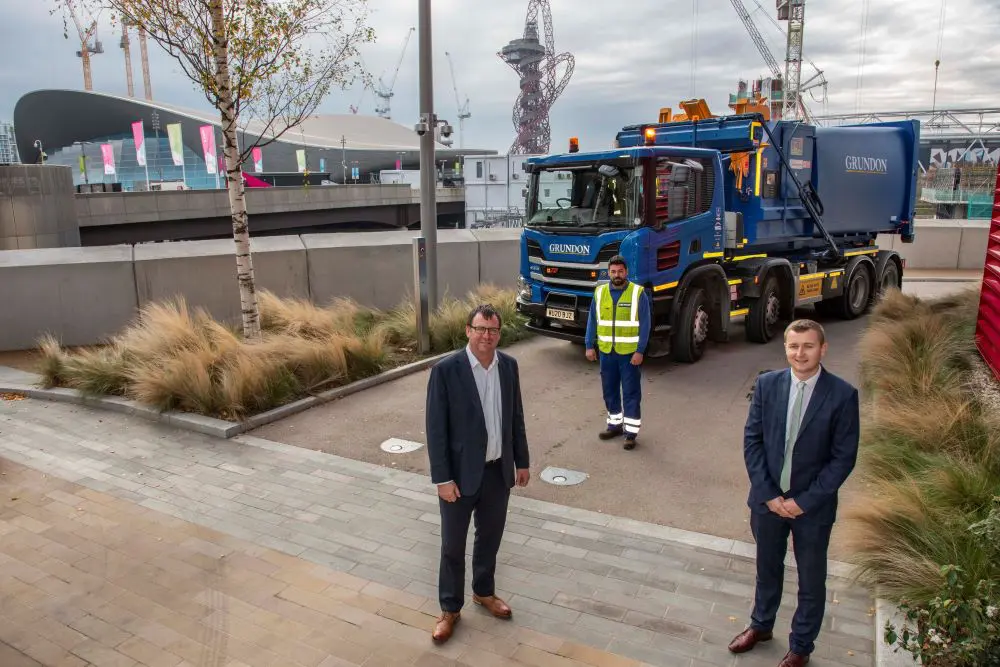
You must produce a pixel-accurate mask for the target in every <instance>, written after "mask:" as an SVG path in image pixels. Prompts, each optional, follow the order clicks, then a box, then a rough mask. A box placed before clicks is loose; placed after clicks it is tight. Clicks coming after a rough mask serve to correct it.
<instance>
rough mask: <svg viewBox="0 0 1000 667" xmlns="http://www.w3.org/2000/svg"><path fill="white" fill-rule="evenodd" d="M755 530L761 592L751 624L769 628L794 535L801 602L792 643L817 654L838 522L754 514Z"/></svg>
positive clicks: (798, 649)
mask: <svg viewBox="0 0 1000 667" xmlns="http://www.w3.org/2000/svg"><path fill="white" fill-rule="evenodd" d="M750 529H751V530H752V531H753V537H754V541H756V542H757V590H756V594H755V596H754V603H753V612H752V613H751V614H750V627H752V628H754V629H756V630H761V631H770V630H771V629H772V628H773V627H774V617H775V616H776V615H777V613H778V606H779V604H780V603H781V590H782V588H781V587H782V584H783V583H784V576H785V554H786V553H787V552H788V535H789V533H791V535H792V547H793V549H794V552H795V564H796V567H797V569H798V573H799V595H798V606H797V607H796V609H795V616H793V617H792V631H791V633H790V634H789V635H788V645H789V648H791V650H792V651H794V652H795V653H798V654H800V655H809V654H810V653H812V652H813V649H814V648H815V645H814V644H813V642H814V641H816V637H817V636H819V631H820V627H821V626H822V625H823V613H824V611H825V610H826V557H827V551H828V547H829V546H830V532H831V531H832V529H833V524H829V523H825V522H824V523H816V522H814V521H811V520H809V518H808V517H807V515H805V514H803V515H800V516H799V517H798V518H796V519H786V518H784V517H780V516H778V515H777V514H775V513H773V512H768V513H767V514H758V513H757V512H751V514H750Z"/></svg>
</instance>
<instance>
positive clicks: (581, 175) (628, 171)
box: [526, 164, 643, 229]
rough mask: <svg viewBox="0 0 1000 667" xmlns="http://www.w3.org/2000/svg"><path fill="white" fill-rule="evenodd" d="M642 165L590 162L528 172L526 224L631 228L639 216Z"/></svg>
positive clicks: (641, 196) (637, 224)
mask: <svg viewBox="0 0 1000 667" xmlns="http://www.w3.org/2000/svg"><path fill="white" fill-rule="evenodd" d="M642 201H643V195H642V167H641V166H639V167H619V166H615V165H611V164H589V165H580V166H576V165H574V166H571V167H562V168H553V169H548V170H541V171H537V172H535V173H533V174H532V175H531V187H530V188H529V190H528V214H527V216H526V217H527V223H526V226H528V227H581V228H618V229H620V228H631V227H637V226H639V224H640V221H641V220H642V210H641V209H642Z"/></svg>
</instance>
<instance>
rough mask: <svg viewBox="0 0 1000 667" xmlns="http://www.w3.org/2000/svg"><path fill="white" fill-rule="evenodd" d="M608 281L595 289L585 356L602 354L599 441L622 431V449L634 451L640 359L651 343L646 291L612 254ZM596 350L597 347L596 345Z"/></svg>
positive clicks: (638, 418) (638, 422) (591, 357)
mask: <svg viewBox="0 0 1000 667" xmlns="http://www.w3.org/2000/svg"><path fill="white" fill-rule="evenodd" d="M608 277H609V278H610V279H611V282H610V283H602V284H600V285H598V286H597V289H595V290H594V300H593V302H592V303H591V305H590V317H589V318H588V319H587V337H586V345H587V359H589V360H590V361H597V357H598V350H599V351H600V358H601V385H602V387H603V390H604V406H605V407H606V408H607V410H608V424H607V428H606V429H605V430H604V431H602V432H601V433H600V436H599V437H600V438H601V439H602V440H609V439H611V438H614V437H617V436H619V435H622V434H623V433H624V434H625V445H624V447H625V449H634V448H635V440H636V436H638V435H639V427H640V426H641V425H642V419H641V415H640V410H639V403H640V400H641V398H642V388H641V386H640V381H641V379H642V371H641V365H642V358H643V355H644V354H645V352H646V343H647V342H648V341H649V329H650V318H651V317H652V311H651V309H650V307H649V295H648V294H646V290H644V289H643V288H642V286H641V285H636V284H635V283H633V282H630V281H629V279H628V265H627V264H626V263H625V258H624V257H622V256H621V255H615V256H614V257H612V258H611V259H610V260H609V261H608ZM595 348H596V349H595Z"/></svg>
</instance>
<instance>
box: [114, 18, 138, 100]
mask: <svg viewBox="0 0 1000 667" xmlns="http://www.w3.org/2000/svg"><path fill="white" fill-rule="evenodd" d="M128 29H129V25H128V21H126V20H125V18H124V17H122V41H121V42H120V43H119V44H118V46H120V47H121V49H122V51H124V52H125V82H126V83H127V84H128V96H129V97H135V86H134V85H133V83H132V52H131V50H130V49H129V40H128Z"/></svg>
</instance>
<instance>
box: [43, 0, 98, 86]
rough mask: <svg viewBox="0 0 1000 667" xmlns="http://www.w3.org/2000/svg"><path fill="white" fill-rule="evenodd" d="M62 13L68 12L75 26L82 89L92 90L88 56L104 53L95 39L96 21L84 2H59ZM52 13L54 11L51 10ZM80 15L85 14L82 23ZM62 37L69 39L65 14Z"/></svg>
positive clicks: (77, 0) (83, 0) (76, 0)
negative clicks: (80, 61) (78, 45)
mask: <svg viewBox="0 0 1000 667" xmlns="http://www.w3.org/2000/svg"><path fill="white" fill-rule="evenodd" d="M60 4H62V7H63V10H64V12H69V15H70V17H71V18H72V19H73V25H75V26H76V32H77V35H78V36H79V38H80V50H79V51H77V52H76V56H77V58H80V59H81V60H82V61H83V88H84V90H93V89H94V82H93V79H92V77H91V74H90V54H92V53H93V54H97V53H104V45H103V44H101V40H99V39H97V20H96V19H95V18H94V17H93V15H92V14H91V12H90V10H89V9H88V7H87V4H86V0H60ZM53 11H54V10H53ZM81 13H85V14H86V16H85V17H84V21H86V23H85V22H84V21H81V17H80V15H81ZM63 36H64V37H65V38H66V39H69V29H68V27H67V23H66V16H65V13H64V14H63Z"/></svg>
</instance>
